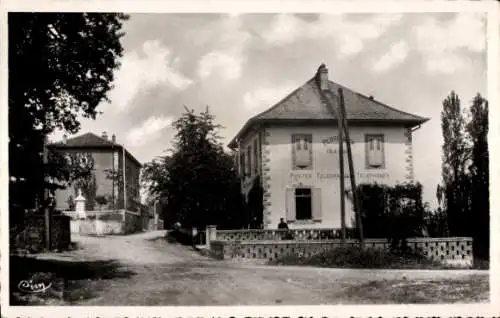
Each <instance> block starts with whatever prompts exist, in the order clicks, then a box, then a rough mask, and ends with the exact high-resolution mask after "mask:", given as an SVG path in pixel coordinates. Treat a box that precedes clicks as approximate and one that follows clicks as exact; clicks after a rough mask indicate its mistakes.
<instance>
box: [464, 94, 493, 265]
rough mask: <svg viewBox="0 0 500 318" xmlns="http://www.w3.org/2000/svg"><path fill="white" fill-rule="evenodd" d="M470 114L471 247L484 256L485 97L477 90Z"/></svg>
mask: <svg viewBox="0 0 500 318" xmlns="http://www.w3.org/2000/svg"><path fill="white" fill-rule="evenodd" d="M470 111H471V115H472V118H471V120H470V122H469V123H468V124H467V127H466V128H467V132H468V134H469V137H470V140H471V143H472V149H471V161H472V162H471V165H470V167H469V170H470V174H471V179H472V181H471V184H472V192H471V209H472V211H473V216H472V220H470V221H471V222H472V224H474V226H473V233H472V235H473V237H474V238H475V241H476V244H475V250H476V252H477V253H478V254H480V255H483V256H487V255H488V252H489V234H490V231H489V220H490V219H489V212H490V196H489V183H490V182H489V151H488V101H486V100H485V99H484V98H483V97H482V96H481V95H480V94H477V95H476V97H475V98H474V100H473V101H472V106H471V109H470Z"/></svg>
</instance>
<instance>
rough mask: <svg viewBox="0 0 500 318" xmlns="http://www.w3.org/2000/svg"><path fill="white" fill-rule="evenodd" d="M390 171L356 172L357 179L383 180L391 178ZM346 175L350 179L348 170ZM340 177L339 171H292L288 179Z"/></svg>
mask: <svg viewBox="0 0 500 318" xmlns="http://www.w3.org/2000/svg"><path fill="white" fill-rule="evenodd" d="M389 176H390V175H389V173H388V172H356V180H360V181H362V182H366V181H378V182H383V181H387V180H388V179H389ZM344 177H345V178H346V179H350V175H349V173H348V172H346V173H345V175H344ZM339 178H340V173H338V172H306V173H304V172H290V174H289V176H288V179H289V180H290V181H291V182H307V181H320V182H321V181H329V180H338V179H339Z"/></svg>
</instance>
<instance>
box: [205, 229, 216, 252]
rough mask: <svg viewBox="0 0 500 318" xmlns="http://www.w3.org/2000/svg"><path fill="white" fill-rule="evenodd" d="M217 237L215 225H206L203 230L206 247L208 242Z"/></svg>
mask: <svg viewBox="0 0 500 318" xmlns="http://www.w3.org/2000/svg"><path fill="white" fill-rule="evenodd" d="M216 239H217V225H207V228H206V230H205V241H206V245H207V248H208V249H210V242H211V241H215V240H216Z"/></svg>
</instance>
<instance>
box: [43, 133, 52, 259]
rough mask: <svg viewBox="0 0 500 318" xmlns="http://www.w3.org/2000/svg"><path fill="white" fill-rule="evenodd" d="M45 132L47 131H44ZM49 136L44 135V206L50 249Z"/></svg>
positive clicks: (46, 237) (46, 244) (46, 246)
mask: <svg viewBox="0 0 500 318" xmlns="http://www.w3.org/2000/svg"><path fill="white" fill-rule="evenodd" d="M44 134H45V131H44ZM47 143H48V137H47V135H44V137H43V207H44V212H45V213H44V214H45V248H46V249H47V250H48V251H50V248H51V244H50V243H51V242H50V241H51V233H50V231H51V226H50V221H51V220H50V219H51V210H50V209H51V207H49V189H48V184H49V180H48V169H47V168H48V163H49V156H48V149H47Z"/></svg>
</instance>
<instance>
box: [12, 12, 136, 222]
mask: <svg viewBox="0 0 500 318" xmlns="http://www.w3.org/2000/svg"><path fill="white" fill-rule="evenodd" d="M126 19H127V16H125V15H123V14H100V13H99V14H98V13H9V15H8V37H9V48H8V58H9V70H8V71H9V85H8V86H9V123H10V124H9V163H10V164H9V172H10V176H11V178H10V182H9V194H10V198H9V204H10V209H11V212H12V213H20V214H22V212H23V211H25V210H26V209H32V208H35V207H36V206H37V201H38V202H39V203H43V202H41V200H40V199H41V198H43V192H44V190H45V189H46V188H47V187H50V189H51V190H53V189H54V186H51V185H47V184H45V178H44V176H45V175H46V174H49V175H50V176H54V174H56V177H61V176H62V177H66V176H68V174H66V172H64V173H59V172H57V170H58V169H57V168H58V167H62V166H61V165H59V164H62V163H63V162H61V161H59V164H57V165H54V166H53V167H52V168H50V167H46V166H44V164H43V160H42V153H43V144H44V141H45V140H46V136H47V135H49V134H50V133H52V132H53V131H54V130H55V129H56V128H58V129H62V130H65V131H67V132H69V133H76V132H77V131H78V130H79V127H80V123H79V121H78V119H77V116H78V115H82V116H83V117H87V118H95V116H96V115H97V114H98V111H97V106H98V105H99V103H101V102H102V101H108V98H107V93H108V92H109V90H110V89H111V88H112V86H111V83H112V81H113V71H114V70H115V69H116V68H118V67H119V62H118V59H119V58H120V57H121V56H122V53H123V48H122V46H121V44H120V37H121V36H122V35H123V33H122V32H121V28H122V22H123V21H124V20H126ZM42 205H43V204H42ZM14 210H15V212H14ZM12 213H11V214H12Z"/></svg>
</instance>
